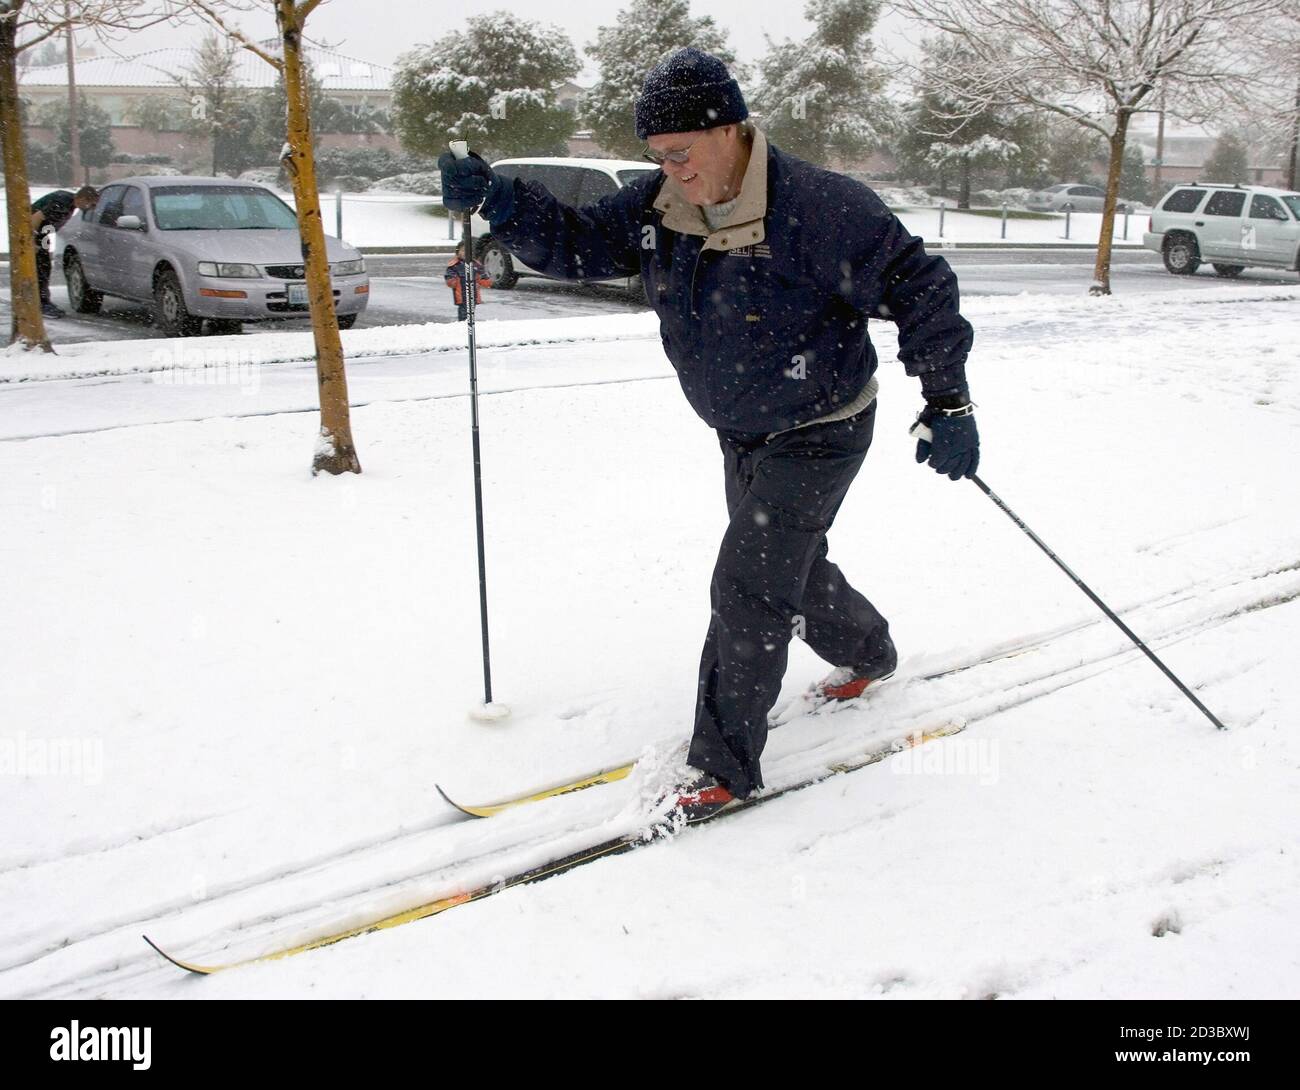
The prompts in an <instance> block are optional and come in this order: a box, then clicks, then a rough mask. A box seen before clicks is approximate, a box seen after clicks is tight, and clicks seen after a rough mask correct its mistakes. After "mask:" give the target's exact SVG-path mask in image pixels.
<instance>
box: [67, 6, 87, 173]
mask: <svg viewBox="0 0 1300 1090" xmlns="http://www.w3.org/2000/svg"><path fill="white" fill-rule="evenodd" d="M63 13H64V16H65V17H66V18H67V19H68V20H69V22H68V33H67V43H68V45H67V50H68V160H69V165H68V170H69V172H70V173H71V174H72V188H73V189H79V188H80V187H81V186H82V185H83V184H84V179H83V178H82V173H81V119H80V118H79V117H78V116H77V59H76V48H77V43H76V41H75V40H74V39H73V36H72V22H71V19H72V11H71V7H70V5H68V4H64V5H63Z"/></svg>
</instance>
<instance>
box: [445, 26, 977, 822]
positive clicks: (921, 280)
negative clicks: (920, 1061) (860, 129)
mask: <svg viewBox="0 0 1300 1090" xmlns="http://www.w3.org/2000/svg"><path fill="white" fill-rule="evenodd" d="M748 116H749V112H748V110H747V108H746V106H745V100H744V98H743V97H742V95H741V92H740V88H739V86H738V85H737V83H736V81H735V80H734V79H732V78H731V76H730V73H729V72H728V71H727V68H726V66H725V65H724V64H723V62H722V61H720V60H718V59H717V58H716V57H713V56H710V55H708V54H706V53H702V52H700V51H699V50H697V49H693V48H687V49H681V50H678V51H677V52H675V53H674V54H672V55H671V56H670V57H668V58H667V59H666V60H664V61H662V62H661V63H660V64H659V65H658V66H657V67H655V68H654V69H653V70H652V71H651V72H650V74H649V75H648V76H647V77H646V80H645V85H644V87H643V90H642V94H641V97H640V98H639V99H638V100H637V103H636V129H637V136H638V137H639V138H640V139H642V140H646V141H647V143H648V151H647V156H648V157H649V158H650V159H651V160H652V161H654V162H656V163H659V164H660V165H661V167H662V171H661V172H659V171H647V172H646V173H645V177H644V178H637V179H636V180H634V181H632V182H630V183H629V184H628V185H626V186H625V187H624V188H623V189H621V190H619V192H618V193H616V194H612V195H610V196H608V197H605V198H603V199H602V200H600V201H599V202H597V203H596V204H593V205H588V206H587V207H584V208H570V207H567V206H565V205H563V204H561V203H560V202H559V201H557V200H556V199H555V198H554V197H552V196H551V195H550V194H549V193H548V192H547V191H546V189H545V188H544V187H543V186H541V185H540V184H538V183H536V182H524V181H521V180H518V179H507V178H504V177H501V176H500V175H497V174H494V173H493V171H492V169H491V168H490V167H489V166H488V164H487V163H486V162H484V161H483V160H482V159H481V158H479V157H478V156H476V155H473V154H471V155H470V157H468V158H466V159H460V160H455V159H453V158H452V156H451V155H444V156H443V157H442V158H441V160H440V161H439V166H440V167H441V169H442V172H443V195H444V196H443V200H444V204H445V205H446V206H447V208H448V209H450V210H451V211H453V212H461V211H465V210H467V209H469V208H473V207H475V206H481V214H482V215H483V216H484V218H486V219H487V220H488V222H489V223H490V224H491V225H492V234H493V237H494V238H496V239H498V240H500V242H502V243H503V244H504V245H505V246H506V247H507V248H508V249H509V250H510V251H511V252H512V253H514V254H516V255H517V256H518V257H519V259H520V260H521V261H523V262H524V263H525V264H527V265H529V266H531V267H532V268H534V269H537V270H539V271H541V272H543V273H546V274H547V275H549V276H553V277H558V278H564V279H578V278H581V279H593V280H600V279H610V278H614V277H622V276H629V275H632V274H635V273H640V275H641V277H642V280H643V282H644V285H645V291H646V296H647V298H648V300H649V302H650V305H651V306H652V307H653V308H654V309H655V312H656V313H657V314H658V316H659V319H660V333H661V336H662V339H663V345H664V351H665V352H666V353H667V355H668V358H669V360H670V361H671V362H672V364H673V367H674V368H675V369H676V371H677V375H678V378H679V379H680V381H681V385H682V389H683V391H684V392H685V394H686V397H687V399H688V400H689V401H690V403H691V406H692V407H693V408H694V409H695V411H696V412H697V413H698V414H699V415H700V416H701V417H702V418H703V420H704V421H705V423H707V424H708V425H709V426H710V427H712V428H714V429H715V430H716V431H717V433H718V439H719V442H720V444H721V447H722V455H723V463H724V469H725V476H726V498H727V509H728V511H729V512H730V516H731V521H730V524H729V526H728V528H727V532H726V533H725V535H724V536H723V539H722V546H721V548H720V550H719V552H718V559H717V563H716V566H715V568H714V571H713V580H712V586H711V596H712V607H713V619H712V622H711V623H710V625H709V631H708V635H707V637H706V639H705V642H704V652H703V655H702V657H701V661H700V675H699V689H698V697H697V702H696V710H695V732H694V736H693V738H692V740H691V745H690V750H689V753H688V756H687V761H688V763H689V765H690V769H689V770H688V772H687V775H686V776H684V777H683V782H682V783H680V784H679V785H678V807H679V808H680V809H681V810H682V812H683V813H684V814H685V815H686V816H687V817H690V818H701V817H707V816H710V815H711V814H713V813H715V812H717V811H718V810H720V809H722V808H724V807H725V806H727V805H729V804H731V803H732V802H733V801H734V800H736V799H741V798H744V797H745V796H747V795H749V794H751V793H752V792H754V791H756V790H757V789H759V788H760V787H762V784H763V781H762V773H761V769H760V764H759V758H760V756H761V754H762V752H763V747H764V744H765V743H766V741H767V731H768V722H767V714H768V711H769V710H770V709H771V707H772V706H773V704H774V703H775V702H776V699H777V696H778V695H779V693H780V689H781V681H782V677H783V675H784V673H785V666H786V657H787V645H788V643H789V641H790V639H791V638H792V635H794V634H799V635H801V636H802V637H803V639H804V640H806V641H807V643H808V645H809V646H810V647H812V649H813V650H814V651H816V652H817V654H819V655H820V656H821V657H822V658H824V659H826V660H827V661H828V662H830V663H832V664H833V665H834V666H836V667H837V669H836V670H835V671H834V672H833V673H832V674H831V675H830V676H829V677H828V678H826V679H825V680H824V681H823V682H822V683H821V684H820V686H818V690H817V691H818V693H819V695H821V696H823V697H826V698H829V699H850V698H852V697H855V696H858V695H860V694H861V693H862V692H863V690H864V689H865V688H866V687H867V686H868V685H869V684H871V683H872V682H873V681H878V680H881V679H883V678H885V677H887V676H889V675H890V674H891V673H892V672H893V671H894V668H895V665H896V663H897V654H896V652H895V650H894V645H893V642H892V641H891V640H890V637H889V625H888V623H887V622H886V621H885V619H884V617H882V616H881V615H880V613H879V612H878V611H877V610H876V609H875V607H874V606H872V604H871V603H870V602H869V601H867V599H866V598H865V597H863V596H862V595H861V594H860V593H858V591H856V590H854V589H853V587H851V586H850V585H849V583H848V581H847V580H846V579H845V577H844V575H843V574H842V573H841V572H840V570H839V568H838V567H836V566H835V565H834V564H832V563H831V562H830V561H829V560H828V559H827V557H826V553H827V546H826V531H827V530H828V529H829V528H830V525H831V522H832V520H833V519H834V518H835V513H836V511H837V510H838V509H839V506H840V504H841V502H842V501H843V499H844V496H845V494H846V492H847V491H848V488H849V485H850V484H851V483H852V481H853V478H854V477H855V476H856V474H857V472H858V469H859V468H860V467H861V465H862V462H863V459H864V458H865V456H866V452H867V448H868V446H870V444H871V436H872V430H873V427H874V424H875V412H876V405H875V397H876V379H875V377H874V372H875V370H876V363H877V360H876V353H875V350H874V348H873V347H872V345H871V341H870V339H869V338H868V336H867V321H868V319H872V318H877V319H879V318H888V319H890V320H892V321H894V322H896V323H897V324H898V330H899V337H898V344H899V358H900V359H901V360H902V361H903V364H904V366H905V368H906V370H907V373H908V374H910V375H913V376H916V377H919V378H920V380H921V390H922V393H923V395H924V397H925V401H926V407H925V409H924V411H923V412H922V414H921V415H922V419H924V420H925V421H926V422H927V423H928V424H929V426H930V428H931V429H932V432H933V440H932V442H924V441H923V442H920V443H919V444H918V446H917V461H918V462H921V461H927V460H928V462H929V464H930V466H932V467H933V468H934V469H935V470H936V471H938V472H940V473H945V474H947V475H948V476H949V477H950V478H952V479H953V480H958V479H960V478H962V477H969V476H971V475H972V474H973V473H974V472H975V469H976V466H977V464H978V460H979V437H978V434H977V431H976V428H975V420H974V417H973V416H972V415H971V413H972V406H971V402H970V397H969V390H968V388H967V384H966V375H965V360H966V355H967V353H968V352H969V351H970V347H971V341H972V332H971V328H970V325H969V324H968V323H967V322H966V320H965V319H964V318H962V317H961V315H960V314H959V313H958V296H957V281H956V277H955V276H954V275H953V273H952V270H951V269H950V268H949V267H948V263H947V262H946V261H944V260H943V259H942V258H939V257H930V256H927V255H926V253H925V250H924V248H923V246H922V243H921V240H920V239H919V238H916V237H914V236H912V235H911V234H909V233H908V232H907V230H906V229H905V228H904V227H903V226H902V224H901V223H899V221H898V220H897V219H896V218H895V217H894V216H893V214H892V213H891V212H890V211H889V209H888V208H887V207H886V206H885V205H884V203H883V202H882V201H881V200H880V198H879V197H877V196H876V194H875V193H873V192H872V191H871V190H870V189H868V188H867V187H866V186H864V185H862V184H860V183H858V182H856V181H854V180H852V179H850V178H848V177H845V176H844V175H841V174H836V173H834V172H832V171H829V170H824V169H822V168H820V167H817V166H813V165H812V164H810V163H806V162H803V161H802V160H800V159H796V158H795V157H794V156H792V155H787V154H786V153H785V152H783V151H781V150H780V149H779V148H777V147H775V146H773V145H771V144H769V143H768V142H767V140H766V138H765V137H764V135H763V133H762V132H761V131H759V130H758V129H757V128H755V127H754V126H753V125H752V124H751V123H750V122H748V121H747V120H746V119H747V118H748Z"/></svg>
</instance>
